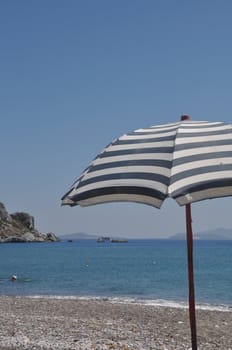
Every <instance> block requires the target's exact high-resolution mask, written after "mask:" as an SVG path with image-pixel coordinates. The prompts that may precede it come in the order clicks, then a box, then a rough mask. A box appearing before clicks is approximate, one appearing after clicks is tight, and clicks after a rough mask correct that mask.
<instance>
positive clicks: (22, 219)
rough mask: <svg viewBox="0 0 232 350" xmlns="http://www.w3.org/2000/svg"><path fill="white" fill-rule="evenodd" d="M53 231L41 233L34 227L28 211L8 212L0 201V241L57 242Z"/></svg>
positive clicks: (32, 218)
mask: <svg viewBox="0 0 232 350" xmlns="http://www.w3.org/2000/svg"><path fill="white" fill-rule="evenodd" d="M57 241H59V239H58V238H57V237H56V235H55V234H54V233H51V232H49V233H47V234H44V233H41V232H39V231H38V230H37V229H36V228H35V221H34V217H33V216H31V215H30V214H28V213H23V212H16V213H13V214H9V213H8V212H7V210H6V208H5V206H4V204H3V203H1V202H0V243H9V242H19V243H20V242H57Z"/></svg>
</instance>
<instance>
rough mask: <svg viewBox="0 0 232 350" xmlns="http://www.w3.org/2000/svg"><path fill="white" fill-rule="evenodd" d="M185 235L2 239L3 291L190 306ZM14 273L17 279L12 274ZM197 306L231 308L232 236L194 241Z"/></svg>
mask: <svg viewBox="0 0 232 350" xmlns="http://www.w3.org/2000/svg"><path fill="white" fill-rule="evenodd" d="M187 271H188V270H187V249H186V242H185V241H181V240H178V241H175V240H168V239H167V240H158V239H153V240H148V239H138V240H136V239H131V240H130V239H129V241H128V242H127V243H112V242H104V243H98V242H97V241H96V240H91V239H85V240H76V241H75V240H74V241H72V242H68V241H60V242H56V243H4V244H0V295H2V296H3V295H4V296H17V297H21V296H29V297H32V298H37V297H43V296H44V297H45V296H46V297H56V298H61V299H62V298H84V299H88V298H91V299H102V300H110V301H112V302H121V303H144V304H151V305H161V306H162V305H163V306H172V307H183V308H184V307H188V275H187ZM12 275H16V276H17V280H16V281H15V282H13V281H12V280H11V276H12ZM194 280H195V299H196V306H197V307H198V308H202V309H212V310H223V311H232V241H201V240H195V241H194Z"/></svg>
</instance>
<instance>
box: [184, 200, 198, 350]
mask: <svg viewBox="0 0 232 350" xmlns="http://www.w3.org/2000/svg"><path fill="white" fill-rule="evenodd" d="M185 210H186V229H187V251H188V282H189V318H190V327H191V338H192V350H197V331H196V316H195V295H194V274H193V233H192V217H191V204H186V206H185Z"/></svg>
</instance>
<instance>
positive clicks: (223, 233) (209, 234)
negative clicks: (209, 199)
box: [59, 227, 232, 241]
mask: <svg viewBox="0 0 232 350" xmlns="http://www.w3.org/2000/svg"><path fill="white" fill-rule="evenodd" d="M103 237H105V236H103ZM59 238H60V239H61V240H65V241H75V240H80V239H94V240H99V238H101V236H97V235H94V234H89V233H84V232H77V233H71V234H66V235H60V236H59ZM109 238H110V239H114V238H115V237H109ZM193 238H194V239H196V240H232V229H226V228H223V227H221V228H217V229H214V230H207V231H201V232H196V233H193ZM116 239H119V240H120V239H123V240H125V238H116ZM131 239H133V237H132V238H131ZM136 239H146V238H145V237H140V238H136ZM148 239H152V238H151V237H149V238H148ZM154 239H162V237H154ZM163 239H171V240H185V239H186V233H185V232H182V233H176V234H174V235H171V236H169V237H165V238H163Z"/></svg>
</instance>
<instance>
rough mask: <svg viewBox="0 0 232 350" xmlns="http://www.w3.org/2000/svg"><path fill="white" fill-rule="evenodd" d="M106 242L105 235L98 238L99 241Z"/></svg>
mask: <svg viewBox="0 0 232 350" xmlns="http://www.w3.org/2000/svg"><path fill="white" fill-rule="evenodd" d="M104 242H105V239H104V237H99V238H98V239H97V243H104Z"/></svg>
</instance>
